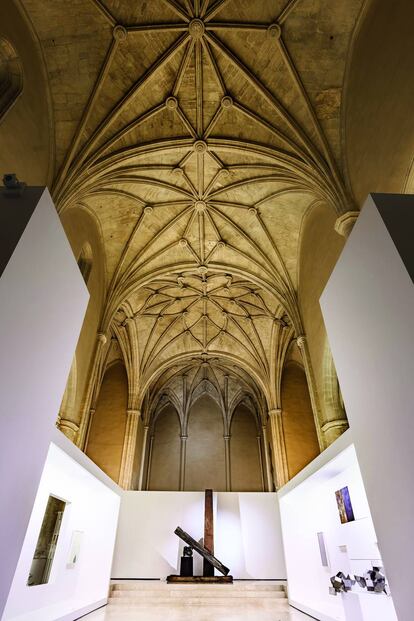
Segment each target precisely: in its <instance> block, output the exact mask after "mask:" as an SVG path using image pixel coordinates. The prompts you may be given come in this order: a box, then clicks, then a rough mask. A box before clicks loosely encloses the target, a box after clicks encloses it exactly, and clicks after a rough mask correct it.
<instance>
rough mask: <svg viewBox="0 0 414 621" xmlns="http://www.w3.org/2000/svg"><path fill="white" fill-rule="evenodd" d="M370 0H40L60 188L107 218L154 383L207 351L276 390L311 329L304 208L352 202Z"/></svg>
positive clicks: (111, 297) (143, 360) (116, 273)
mask: <svg viewBox="0 0 414 621" xmlns="http://www.w3.org/2000/svg"><path fill="white" fill-rule="evenodd" d="M362 4H363V0H346V2H334V3H332V2H331V1H330V0H254V1H253V2H252V1H250V0H151V1H137V2H131V1H129V0H102V1H101V0H89V1H88V0H81V1H80V0H75V1H73V2H71V3H70V4H68V3H67V2H63V1H62V0H56V1H55V2H53V3H50V5H51V6H49V7H48V10H47V11H46V10H45V5H44V3H43V2H40V1H39V0H26V1H25V6H26V8H27V10H28V11H29V14H30V15H31V17H32V19H33V21H34V22H35V25H36V27H37V30H38V32H39V34H40V36H41V38H42V41H43V46H44V53H45V56H46V61H47V63H48V67H49V71H50V81H51V90H52V98H53V102H54V108H55V123H56V138H57V149H56V160H57V172H56V178H55V184H54V190H53V191H54V196H55V199H56V202H57V205H58V209H59V210H60V211H61V212H63V211H64V210H67V209H70V208H71V207H73V206H75V205H76V206H82V208H84V209H85V210H88V211H89V212H92V213H93V214H94V215H95V217H96V219H97V220H98V222H99V226H100V230H101V235H102V242H103V246H104V249H105V257H106V277H107V285H108V287H107V304H106V309H105V313H104V317H103V322H102V326H103V330H111V331H112V332H113V334H114V335H115V336H116V337H117V339H118V340H119V342H120V345H121V348H122V349H123V351H124V356H125V357H126V358H127V359H128V360H129V365H130V369H131V370H130V373H131V374H133V375H134V377H133V383H135V385H136V386H137V391H138V393H139V394H138V395H137V398H138V399H142V398H143V396H144V394H145V393H146V392H147V391H148V389H150V388H151V387H152V390H153V391H154V390H155V392H156V394H158V395H165V394H166V390H167V387H168V386H170V385H171V382H174V381H175V380H174V377H176V376H178V375H180V374H182V372H183V369H185V370H186V373H190V374H191V373H194V374H197V372H198V371H197V369H199V368H200V365H202V364H207V365H212V366H213V367H214V365H216V366H219V367H220V368H221V369H222V370H223V368H224V369H227V371H226V373H227V374H229V376H234V375H235V376H236V377H239V378H242V379H240V381H241V382H242V383H243V385H244V383H247V384H248V383H249V380H248V378H251V381H253V383H254V385H255V387H254V386H253V387H251V390H252V394H253V393H254V390H257V389H259V390H260V391H261V392H262V393H263V394H264V395H265V397H266V400H267V404H268V406H269V407H276V406H277V402H278V399H279V386H280V375H281V369H282V364H283V358H284V356H285V353H286V350H287V348H288V346H289V343H290V341H291V340H292V338H294V336H295V335H296V336H297V335H300V334H301V332H302V327H301V318H300V313H299V308H298V303H297V285H298V256H299V249H300V231H301V222H302V219H303V216H304V214H305V212H306V211H307V210H308V209H310V208H311V207H312V205H314V204H315V203H316V202H320V201H322V202H324V203H326V204H329V205H330V206H331V207H332V209H333V210H334V211H335V212H336V213H337V214H338V215H340V214H342V213H344V212H346V211H348V210H350V209H353V207H352V198H351V196H350V193H349V191H348V189H347V183H346V181H344V178H345V175H344V172H343V170H344V164H343V154H342V150H341V140H342V138H341V114H340V112H341V99H342V85H343V81H344V71H345V65H346V59H347V52H348V48H349V43H350V38H351V35H352V32H353V29H354V26H355V23H356V19H357V16H358V13H359V10H360V8H361V5H362ZM69 39H71V40H70V41H69ZM68 43H69V45H68ZM74 46H75V49H76V50H77V52H76V58H75V57H73V58H72V57H71V56H70V55H71V54H72V53H73V49H74ZM68 50H69V51H68ZM74 64H75V65H76V66H74ZM212 366H209V369H210V370H209V373H210V374H211V373H212V371H211V368H212ZM246 374H247V378H246ZM204 379H206V378H205V377H204ZM247 384H246V385H247ZM247 392H248V391H247ZM247 392H246V394H247ZM151 399H153V397H151ZM259 401H260V397H259Z"/></svg>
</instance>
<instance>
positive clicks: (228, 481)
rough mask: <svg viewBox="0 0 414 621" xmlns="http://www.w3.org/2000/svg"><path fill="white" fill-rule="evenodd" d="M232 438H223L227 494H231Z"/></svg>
mask: <svg viewBox="0 0 414 621" xmlns="http://www.w3.org/2000/svg"><path fill="white" fill-rule="evenodd" d="M230 437H231V436H223V438H224V458H225V462H226V492H231V462H230Z"/></svg>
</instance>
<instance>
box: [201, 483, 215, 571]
mask: <svg viewBox="0 0 414 621" xmlns="http://www.w3.org/2000/svg"><path fill="white" fill-rule="evenodd" d="M204 547H205V549H206V550H208V552H210V553H211V554H214V517H213V490H212V489H206V491H205V497H204ZM203 576H214V566H213V565H212V564H211V563H210V562H209V561H208V560H207V559H206V558H204V559H203Z"/></svg>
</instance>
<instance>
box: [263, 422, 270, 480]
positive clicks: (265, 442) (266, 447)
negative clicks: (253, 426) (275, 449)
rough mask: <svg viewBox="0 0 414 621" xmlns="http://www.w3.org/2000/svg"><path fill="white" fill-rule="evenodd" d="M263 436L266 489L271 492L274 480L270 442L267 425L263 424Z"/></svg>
mask: <svg viewBox="0 0 414 621" xmlns="http://www.w3.org/2000/svg"><path fill="white" fill-rule="evenodd" d="M262 438H263V450H264V458H265V469H266V491H267V492H271V491H272V490H273V481H272V471H271V468H270V457H269V444H268V440H267V425H263V426H262Z"/></svg>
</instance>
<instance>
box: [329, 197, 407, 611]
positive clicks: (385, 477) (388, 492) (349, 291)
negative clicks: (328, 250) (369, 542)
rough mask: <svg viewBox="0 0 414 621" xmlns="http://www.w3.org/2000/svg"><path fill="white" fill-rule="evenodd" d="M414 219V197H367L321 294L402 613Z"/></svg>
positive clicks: (380, 538)
mask: <svg viewBox="0 0 414 621" xmlns="http://www.w3.org/2000/svg"><path fill="white" fill-rule="evenodd" d="M403 199H404V200H403ZM376 203H378V206H377V204H376ZM390 222H392V226H391V225H390ZM413 222H414V197H412V196H411V197H409V196H406V197H395V196H392V195H390V196H386V195H380V196H376V195H374V196H371V197H369V198H368V199H367V201H366V204H365V206H364V208H363V210H362V212H361V215H360V216H359V218H358V220H357V222H356V224H355V226H354V229H353V231H352V233H351V235H350V237H349V239H348V241H347V243H346V245H345V248H344V250H343V252H342V255H341V257H340V258H339V261H338V263H337V265H336V267H335V269H334V271H333V273H332V275H331V278H330V280H329V282H328V284H327V286H326V289H325V291H324V293H323V295H322V298H321V308H322V312H323V316H324V319H325V324H326V328H327V332H328V337H329V342H330V345H331V349H332V354H333V357H334V361H335V366H336V370H337V373H338V378H339V383H340V386H341V390H342V394H343V398H344V402H345V407H346V411H347V415H348V419H349V422H350V426H351V429H352V435H353V439H354V443H355V448H356V452H357V455H358V460H359V463H360V467H361V472H362V476H363V479H364V483H365V488H366V491H367V496H368V500H369V503H370V507H371V511H372V517H373V520H374V524H375V528H376V531H377V535H378V541H379V545H380V548H381V550H382V554H383V558H384V562H385V567H386V569H387V573H388V578H389V581H390V585H391V588H392V592H393V595H394V602H395V607H396V610H397V614H398V618H399V621H411V620H412V618H413V595H412V588H413V587H412V575H413V556H414V543H413V537H412V524H413V515H414V494H413V472H414V450H413V447H414V286H413V282H412V278H411V277H410V272H411V273H412V266H413V253H414V244H413V234H414V226H413ZM387 227H388V228H387ZM390 231H391V233H390ZM407 239H408V241H409V242H410V243H407ZM399 240H402V246H401V252H400V251H399V248H397V247H396V245H395V243H397V244H398V243H399ZM401 257H404V261H405V263H406V265H405V264H404V261H403V260H402V258H401ZM406 266H407V267H406Z"/></svg>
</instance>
